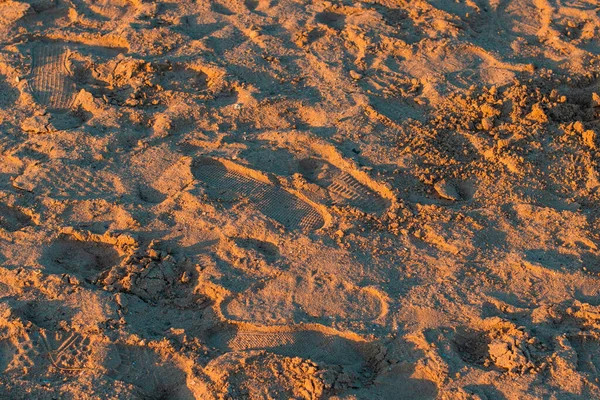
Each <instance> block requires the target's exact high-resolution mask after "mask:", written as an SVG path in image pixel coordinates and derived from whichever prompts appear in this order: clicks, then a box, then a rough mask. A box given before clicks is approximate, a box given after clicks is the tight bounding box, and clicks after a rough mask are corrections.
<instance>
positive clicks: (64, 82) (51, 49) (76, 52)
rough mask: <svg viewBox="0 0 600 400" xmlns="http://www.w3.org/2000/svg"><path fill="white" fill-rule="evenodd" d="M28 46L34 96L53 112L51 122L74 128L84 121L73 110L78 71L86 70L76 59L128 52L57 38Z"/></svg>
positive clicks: (30, 80)
mask: <svg viewBox="0 0 600 400" xmlns="http://www.w3.org/2000/svg"><path fill="white" fill-rule="evenodd" d="M26 46H27V47H29V50H30V51H29V53H30V56H31V71H30V74H29V80H28V88H29V90H30V92H31V95H32V96H33V98H34V100H35V101H36V102H37V103H38V104H39V105H41V106H43V107H44V108H45V109H46V110H47V111H48V112H49V113H50V114H51V116H52V118H51V121H50V123H51V124H52V125H53V126H54V128H56V129H69V128H74V127H77V126H80V125H81V124H82V123H83V122H84V119H83V116H82V115H79V114H77V115H76V114H75V113H73V111H74V110H73V107H74V105H75V103H76V98H77V93H78V91H79V88H78V85H77V82H76V81H77V76H76V75H85V74H86V72H85V71H81V70H76V67H77V65H76V63H73V59H75V58H78V57H79V58H80V56H83V57H92V58H95V59H101V60H104V59H110V58H113V57H115V56H116V55H118V54H119V53H124V52H126V49H124V48H116V47H104V46H95V45H84V44H81V43H74V42H67V41H55V40H37V41H35V42H31V43H29V44H27V45H26Z"/></svg>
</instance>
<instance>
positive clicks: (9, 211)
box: [0, 204, 32, 232]
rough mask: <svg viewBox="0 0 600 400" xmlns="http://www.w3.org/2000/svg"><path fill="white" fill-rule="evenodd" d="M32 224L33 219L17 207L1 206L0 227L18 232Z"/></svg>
mask: <svg viewBox="0 0 600 400" xmlns="http://www.w3.org/2000/svg"><path fill="white" fill-rule="evenodd" d="M31 224H32V220H31V217H30V216H29V215H27V214H25V213H23V212H22V211H20V210H19V209H18V208H16V207H11V206H8V205H5V204H0V227H1V228H4V229H6V230H7V231H9V232H16V231H18V230H20V229H23V228H25V227H26V226H29V225H31Z"/></svg>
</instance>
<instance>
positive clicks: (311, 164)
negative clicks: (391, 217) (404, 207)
mask: <svg viewBox="0 0 600 400" xmlns="http://www.w3.org/2000/svg"><path fill="white" fill-rule="evenodd" d="M299 169H300V173H301V174H302V175H303V176H304V177H305V178H306V179H307V180H308V181H309V182H311V183H315V184H317V185H319V186H321V187H322V188H324V189H326V190H328V191H329V193H330V196H331V200H332V202H333V203H334V204H337V205H341V206H352V207H356V208H358V209H360V210H362V211H364V212H367V213H381V212H383V211H384V210H385V209H386V208H387V207H388V204H387V201H386V200H385V199H384V198H383V197H381V196H380V195H379V194H378V193H376V192H375V191H373V190H372V189H371V188H369V187H367V186H365V185H363V184H362V183H360V182H359V181H358V180H356V179H355V178H354V177H353V176H352V175H350V174H349V173H347V172H344V171H342V170H340V169H339V168H337V167H335V166H334V165H332V164H330V163H328V162H327V161H325V160H321V159H318V158H305V159H303V160H301V161H300V163H299Z"/></svg>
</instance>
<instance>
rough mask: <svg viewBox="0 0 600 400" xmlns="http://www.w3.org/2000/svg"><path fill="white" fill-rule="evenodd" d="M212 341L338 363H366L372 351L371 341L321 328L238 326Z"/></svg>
mask: <svg viewBox="0 0 600 400" xmlns="http://www.w3.org/2000/svg"><path fill="white" fill-rule="evenodd" d="M209 343H210V344H211V345H212V346H214V347H216V348H218V349H220V350H223V351H249V350H266V351H269V352H271V353H275V354H279V355H283V356H287V357H300V358H303V359H310V360H312V361H317V362H324V363H328V364H338V365H358V366H363V365H364V364H366V363H367V361H368V359H369V356H370V354H369V352H370V351H372V349H370V348H369V347H370V346H369V343H367V342H359V341H354V340H351V339H347V338H344V337H342V336H337V335H334V334H327V333H324V332H320V331H318V330H311V329H307V330H298V331H279V332H277V331H274V332H272V331H269V332H264V331H260V330H237V329H233V328H229V329H226V330H224V331H222V332H217V333H216V334H215V335H213V336H212V337H211V338H210V339H209Z"/></svg>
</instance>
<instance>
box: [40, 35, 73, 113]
mask: <svg viewBox="0 0 600 400" xmlns="http://www.w3.org/2000/svg"><path fill="white" fill-rule="evenodd" d="M31 58H32V68H31V83H30V87H31V89H32V94H33V97H34V98H35V99H36V101H37V102H38V103H40V104H41V105H43V106H46V107H47V108H49V109H51V110H57V111H61V110H68V109H69V108H70V107H71V105H72V104H73V101H74V99H75V90H76V88H75V82H74V81H73V80H72V79H71V77H70V73H69V70H68V68H67V62H68V58H69V50H68V48H67V47H66V46H65V45H64V44H61V43H54V42H48V43H45V42H44V43H37V44H36V45H35V46H34V47H33V48H32V55H31Z"/></svg>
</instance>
